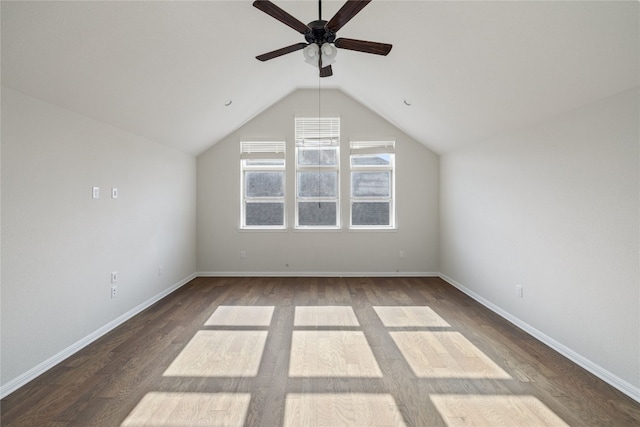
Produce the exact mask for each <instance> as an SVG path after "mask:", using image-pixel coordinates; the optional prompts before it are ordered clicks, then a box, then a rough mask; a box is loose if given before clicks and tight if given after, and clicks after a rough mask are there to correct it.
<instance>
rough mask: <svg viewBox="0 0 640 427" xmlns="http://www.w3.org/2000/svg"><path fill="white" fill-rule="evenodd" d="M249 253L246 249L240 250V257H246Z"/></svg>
mask: <svg viewBox="0 0 640 427" xmlns="http://www.w3.org/2000/svg"><path fill="white" fill-rule="evenodd" d="M246 258H247V253H246V252H245V251H240V259H246Z"/></svg>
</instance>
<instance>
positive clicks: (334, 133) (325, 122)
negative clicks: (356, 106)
mask: <svg viewBox="0 0 640 427" xmlns="http://www.w3.org/2000/svg"><path fill="white" fill-rule="evenodd" d="M309 149H317V150H323V149H324V150H332V151H334V152H335V158H336V162H335V165H322V164H317V165H300V164H299V163H298V160H299V152H300V150H309ZM318 162H319V163H320V160H318ZM295 164H296V185H295V197H296V200H295V228H296V229H298V230H335V229H339V228H340V217H341V215H340V118H339V117H296V118H295ZM323 172H335V174H336V195H335V197H320V196H319V195H318V196H315V197H313V196H312V197H302V196H300V195H299V177H300V174H301V173H317V174H320V173H323ZM302 202H314V203H323V202H324V203H335V205H336V223H335V224H332V225H300V221H299V210H298V206H299V203H302Z"/></svg>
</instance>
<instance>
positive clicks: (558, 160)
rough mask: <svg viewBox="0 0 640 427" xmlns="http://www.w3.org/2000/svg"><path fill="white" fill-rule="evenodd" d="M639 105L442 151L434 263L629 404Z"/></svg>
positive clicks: (632, 101)
mask: <svg viewBox="0 0 640 427" xmlns="http://www.w3.org/2000/svg"><path fill="white" fill-rule="evenodd" d="M638 99H639V92H638V88H635V89H632V90H629V91H627V92H624V93H621V94H618V95H616V96H613V97H610V98H607V99H604V100H602V101H599V102H597V103H594V104H591V105H588V106H585V107H583V108H581V109H579V110H576V111H573V112H570V113H568V114H566V115H563V116H562V117H558V118H556V119H554V120H550V121H547V122H545V123H543V124H540V125H538V126H535V127H532V128H529V129H526V130H522V131H520V132H517V133H513V134H511V135H509V136H506V137H503V138H500V139H497V140H495V141H490V142H487V143H484V144H480V145H477V146H473V147H471V148H467V149H461V150H458V151H455V152H453V153H449V154H447V155H444V156H442V157H441V218H442V221H441V264H440V266H441V271H442V272H443V273H444V274H445V275H446V276H447V278H449V279H450V280H452V281H453V282H455V283H456V284H457V285H459V286H461V287H463V288H464V289H465V290H466V291H468V292H471V293H472V294H475V295H476V296H479V297H480V298H482V299H483V300H485V302H487V303H489V304H491V305H493V306H494V307H495V308H497V309H498V310H501V311H503V312H504V313H506V314H508V315H511V316H513V317H515V318H517V319H519V320H520V321H521V322H523V323H524V324H525V325H528V326H530V327H531V328H532V329H534V330H537V331H538V332H539V333H541V334H542V335H545V336H546V337H547V338H550V340H552V341H555V342H557V343H558V344H559V347H561V348H564V350H565V353H570V354H571V353H575V355H576V356H577V358H578V359H580V358H583V359H584V360H582V362H583V365H584V364H586V365H589V364H590V363H593V364H594V365H593V366H594V367H595V368H596V370H599V369H600V370H601V372H600V374H602V375H601V376H605V377H606V376H607V375H609V374H612V377H611V378H610V379H612V380H613V382H618V384H617V385H618V386H619V388H625V387H626V388H627V390H626V391H627V392H629V393H631V394H635V397H636V398H637V399H640V388H639V387H640V267H639V263H640V258H639V238H640V234H639V222H640V211H639V203H640V202H639V192H640V185H639V140H640V137H639V119H638V117H639V107H638ZM516 285H521V286H523V287H524V298H519V297H518V296H517V295H516V291H515V287H516Z"/></svg>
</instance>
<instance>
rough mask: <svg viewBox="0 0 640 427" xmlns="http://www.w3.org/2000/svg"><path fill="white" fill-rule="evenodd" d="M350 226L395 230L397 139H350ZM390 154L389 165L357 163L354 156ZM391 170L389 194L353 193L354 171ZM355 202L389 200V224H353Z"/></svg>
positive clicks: (354, 227)
mask: <svg viewBox="0 0 640 427" xmlns="http://www.w3.org/2000/svg"><path fill="white" fill-rule="evenodd" d="M349 148H350V151H349V168H350V173H349V195H350V202H349V228H350V229H354V230H395V229H396V203H395V181H396V179H395V170H396V167H395V141H392V140H386V141H350V143H349ZM375 154H389V164H388V165H355V164H354V161H353V160H354V157H357V156H366V155H375ZM369 171H370V172H389V177H390V178H389V179H390V182H389V187H390V188H389V196H388V197H380V196H369V197H356V196H354V195H353V182H352V181H353V173H354V172H369ZM355 202H388V203H389V224H385V225H375V224H372V225H354V224H353V204H354V203H355Z"/></svg>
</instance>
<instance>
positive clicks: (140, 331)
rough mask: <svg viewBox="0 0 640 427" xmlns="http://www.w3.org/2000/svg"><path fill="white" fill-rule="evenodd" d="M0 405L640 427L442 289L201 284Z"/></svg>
mask: <svg viewBox="0 0 640 427" xmlns="http://www.w3.org/2000/svg"><path fill="white" fill-rule="evenodd" d="M316 307H317V308H316ZM0 405H1V406H0V410H1V422H0V424H1V425H2V426H7V427H8V426H58V425H60V426H63V425H74V426H92V425H96V426H119V425H154V426H170V425H171V426H180V425H185V426H187V425H194V426H195V425H226V426H231V425H246V426H266V427H274V426H284V425H287V426H303V425H319V426H320V425H329V426H337V425H399V426H402V425H406V426H420V427H422V426H444V425H480V426H494V425H495V426H498V425H505V426H516V425H523V426H530V425H572V426H639V425H640V404H638V403H637V402H634V401H633V400H632V399H630V398H628V397H627V396H625V395H624V394H622V393H620V392H618V391H617V390H615V389H614V388H612V387H611V386H609V385H607V384H606V383H604V382H603V381H601V380H599V379H598V378H596V377H594V376H593V375H591V374H589V373H588V372H586V371H585V370H584V369H582V368H580V367H578V366H577V365H575V364H573V363H572V362H570V361H568V360H567V359H565V358H564V357H563V356H561V355H559V354H558V353H556V352H555V351H553V350H551V349H550V348H548V347H546V346H545V345H544V344H542V343H540V342H539V341H537V340H535V339H533V338H531V337H530V336H529V335H527V334H526V333H524V332H522V331H521V330H520V329H518V328H516V327H515V326H513V325H511V324H510V323H508V322H506V321H505V320H503V319H502V318H500V317H499V316H497V315H495V314H494V313H492V312H491V311H489V310H487V309H486V308H484V307H482V306H481V305H479V304H478V303H476V302H474V301H473V300H471V299H470V298H468V297H467V296H466V295H464V294H462V293H461V292H459V291H458V290H456V289H455V288H453V287H451V286H450V285H448V284H447V283H445V282H444V281H442V280H441V279H437V278H197V279H195V280H193V281H192V282H190V283H189V284H187V285H185V286H184V287H182V288H181V289H179V290H178V291H176V292H175V293H173V294H172V295H170V296H169V297H167V298H165V299H163V300H162V301H160V302H158V303H157V304H155V305H154V306H152V307H150V308H149V309H147V310H145V311H144V312H143V313H141V314H139V315H138V316H136V317H135V318H133V319H131V320H129V321H128V322H126V323H125V324H123V325H121V326H120V327H118V328H116V329H115V330H113V331H111V332H110V333H109V334H107V335H106V336H104V337H102V338H101V339H99V340H98V341H96V342H95V343H93V344H91V345H90V346H88V347H86V348H85V349H83V350H81V351H80V352H78V353H77V354H75V355H74V356H72V357H70V358H69V359H67V360H66V361H64V362H63V363H61V364H59V365H58V366H56V367H54V368H53V369H51V370H50V371H48V372H46V373H45V374H43V375H41V376H40V377H39V378H37V379H35V380H34V381H32V382H31V383H29V384H27V385H26V386H24V387H22V388H21V389H19V390H17V391H16V392H14V393H12V394H11V395H9V396H7V397H6V398H5V399H3V400H2V401H1V402H0Z"/></svg>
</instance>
